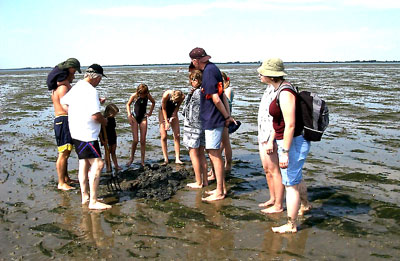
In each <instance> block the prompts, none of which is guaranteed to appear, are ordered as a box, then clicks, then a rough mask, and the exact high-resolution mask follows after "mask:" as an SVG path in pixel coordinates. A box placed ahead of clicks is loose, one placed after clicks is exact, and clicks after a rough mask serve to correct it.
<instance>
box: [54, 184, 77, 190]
mask: <svg viewBox="0 0 400 261" xmlns="http://www.w3.org/2000/svg"><path fill="white" fill-rule="evenodd" d="M57 188H58V189H59V190H63V191H68V190H71V189H75V188H74V187H71V186H70V185H68V184H67V183H64V184H61V185H60V184H58V186H57Z"/></svg>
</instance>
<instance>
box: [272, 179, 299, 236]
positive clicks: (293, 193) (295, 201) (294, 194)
mask: <svg viewBox="0 0 400 261" xmlns="http://www.w3.org/2000/svg"><path fill="white" fill-rule="evenodd" d="M285 188H286V207H287V215H288V223H287V224H285V225H283V226H280V227H273V228H272V231H273V232H275V233H296V232H297V226H296V219H297V213H298V211H299V207H300V192H299V184H297V185H293V186H286V187H285Z"/></svg>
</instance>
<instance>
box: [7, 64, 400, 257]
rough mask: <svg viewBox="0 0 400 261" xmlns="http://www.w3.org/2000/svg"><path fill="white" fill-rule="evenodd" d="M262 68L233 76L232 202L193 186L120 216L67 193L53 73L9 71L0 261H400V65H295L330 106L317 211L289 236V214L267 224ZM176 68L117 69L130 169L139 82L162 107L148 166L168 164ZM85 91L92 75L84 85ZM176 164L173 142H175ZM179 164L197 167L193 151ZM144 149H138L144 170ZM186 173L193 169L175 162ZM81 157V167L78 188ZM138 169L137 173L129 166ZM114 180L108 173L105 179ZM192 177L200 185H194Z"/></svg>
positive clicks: (121, 203)
mask: <svg viewBox="0 0 400 261" xmlns="http://www.w3.org/2000/svg"><path fill="white" fill-rule="evenodd" d="M256 67H257V66H256V65H221V66H220V68H221V69H222V70H223V71H225V72H227V74H228V75H229V77H230V78H231V83H232V87H233V88H234V91H235V98H234V111H233V114H234V115H235V118H236V119H238V120H240V121H241V122H242V123H243V124H242V126H241V127H240V129H239V130H238V131H237V132H236V133H234V134H233V135H232V136H231V142H232V147H233V158H234V164H233V170H232V173H231V174H230V176H229V177H228V188H229V193H228V197H227V199H225V200H223V201H218V202H214V203H203V202H201V197H202V196H204V192H205V191H206V190H211V189H213V188H215V184H212V185H211V186H209V187H208V188H204V189H201V190H193V189H188V188H184V189H181V190H179V191H178V193H177V194H176V195H174V196H173V197H172V198H171V199H170V200H166V201H157V200H148V199H140V198H136V197H131V196H130V194H129V193H125V192H124V191H123V192H118V193H115V192H112V191H109V190H108V189H107V186H106V185H104V183H102V185H101V193H100V194H101V196H103V197H104V198H105V199H106V200H107V201H110V202H111V203H112V204H113V208H112V209H111V210H108V211H103V212H98V211H89V210H88V209H87V208H84V207H82V206H81V204H80V193H79V188H77V189H76V190H75V191H70V192H61V191H58V190H57V189H56V172H55V164H54V162H55V160H56V157H57V151H56V146H55V140H54V134H53V127H52V123H53V109H52V106H51V100H50V94H49V92H48V91H47V88H46V86H45V79H46V76H47V73H48V71H46V70H23V71H0V162H1V163H0V231H1V233H0V245H1V248H0V259H1V260H14V259H28V260H46V259H54V258H55V259H70V260H78V259H82V258H85V259H98V258H102V259H116V258H120V259H128V258H133V259H135V258H136V259H159V260H270V259H276V260H288V259H293V260H303V259H313V260H321V259H322V260H336V259H353V260H382V259H389V260H396V259H398V258H399V257H400V247H399V246H400V234H399V231H400V230H399V228H400V208H399V206H400V152H399V148H400V139H399V134H400V132H399V130H400V124H399V122H400V113H399V112H400V102H399V97H400V86H399V82H400V76H399V74H398V71H399V69H400V65H399V64H290V65H289V66H288V73H289V77H288V79H289V80H290V81H292V82H293V83H295V84H296V85H298V87H300V88H302V87H306V88H307V89H308V90H313V91H315V92H317V93H318V94H320V95H321V96H322V97H323V98H324V99H326V100H327V102H328V105H329V109H330V112H331V114H330V115H331V117H330V118H331V123H330V126H329V128H328V130H327V133H326V135H324V138H323V140H322V141H321V142H318V143H312V148H311V153H310V156H309V158H308V159H307V163H306V165H305V171H304V176H305V180H306V182H307V184H308V192H309V193H308V195H309V199H310V201H311V203H312V204H313V209H312V210H311V211H310V212H309V213H307V214H306V215H305V216H304V217H302V218H300V220H299V224H300V225H299V232H298V233H297V234H290V235H278V234H274V233H272V231H271V227H272V226H276V225H279V224H283V223H284V222H285V221H286V220H285V218H286V212H284V213H282V214H274V215H264V214H262V213H261V212H260V209H259V208H258V204H259V203H260V202H264V201H265V200H266V199H267V196H268V189H267V185H266V181H265V177H264V174H263V171H262V167H261V163H260V160H259V156H258V147H257V125H256V121H257V110H258V104H259V101H260V99H261V96H262V92H263V90H264V87H265V86H263V85H262V84H261V83H259V80H258V77H257V73H256V71H255V69H256ZM177 69H178V67H174V66H158V67H126V68H125V67H122V68H106V69H105V72H107V73H106V74H107V76H108V77H109V78H107V79H104V81H102V83H101V84H100V86H99V89H98V90H99V93H100V95H101V96H105V97H106V98H107V99H108V101H107V102H113V103H116V104H117V105H118V107H119V108H120V110H121V113H120V115H118V116H117V132H118V148H117V155H118V158H119V163H120V165H121V166H123V165H124V164H125V163H126V162H127V161H128V157H129V148H130V142H131V134H130V128H129V125H128V122H127V120H126V118H125V112H124V110H125V103H126V101H127V100H128V98H129V96H130V94H131V92H133V91H134V90H135V88H136V86H137V85H138V84H139V83H142V82H143V83H146V84H148V86H149V88H150V90H151V93H152V95H153V97H154V98H155V99H156V102H157V105H156V110H155V111H154V114H153V116H152V117H150V119H149V131H148V135H147V140H148V146H147V154H146V157H147V162H148V163H149V164H155V163H159V162H160V161H161V160H162V153H161V147H160V141H159V133H158V127H157V122H158V119H157V117H156V115H157V109H158V108H159V102H160V99H161V94H162V91H163V90H165V88H171V89H172V88H173V89H180V90H182V91H184V92H187V90H188V85H187V74H186V72H182V71H181V72H177ZM76 78H77V79H80V78H82V75H79V74H77V75H76ZM168 145H169V152H170V154H169V155H170V159H172V160H171V161H173V155H174V154H173V144H172V136H170V137H169V143H168ZM181 153H182V155H183V160H184V161H185V162H186V164H185V166H184V168H187V169H188V170H189V171H191V169H190V163H189V162H190V159H189V156H188V153H187V150H186V149H185V148H184V147H182V150H181ZM139 161H140V149H139V148H138V150H137V151H136V159H135V162H136V164H134V165H132V168H133V169H135V168H138V167H139ZM170 165H171V167H172V168H173V169H175V170H178V169H179V168H181V167H180V166H176V165H175V164H170ZM77 169H78V164H77V157H76V154H75V153H74V152H73V153H72V157H71V158H70V160H69V170H70V175H71V176H72V177H73V178H76V177H77ZM124 170H126V167H124ZM107 175H108V174H107V173H104V175H103V176H104V177H106V176H107ZM192 181H193V179H189V180H188V182H192Z"/></svg>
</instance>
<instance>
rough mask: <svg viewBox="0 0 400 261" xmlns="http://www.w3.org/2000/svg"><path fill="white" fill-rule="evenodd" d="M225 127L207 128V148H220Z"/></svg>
mask: <svg viewBox="0 0 400 261" xmlns="http://www.w3.org/2000/svg"><path fill="white" fill-rule="evenodd" d="M223 131H224V127H219V128H215V129H212V130H205V135H206V150H218V149H219V148H220V147H221V141H222V132H223Z"/></svg>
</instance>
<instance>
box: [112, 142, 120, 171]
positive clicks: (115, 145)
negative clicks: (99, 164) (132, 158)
mask: <svg viewBox="0 0 400 261" xmlns="http://www.w3.org/2000/svg"><path fill="white" fill-rule="evenodd" d="M116 150H117V144H113V145H112V146H111V147H110V154H111V159H112V161H113V163H114V167H115V169H116V170H121V169H122V168H121V167H120V166H119V165H118V159H117V155H116V154H115V152H116Z"/></svg>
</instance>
